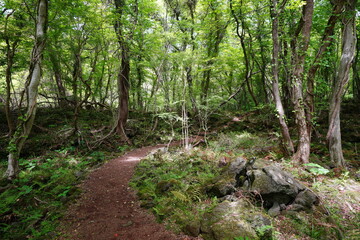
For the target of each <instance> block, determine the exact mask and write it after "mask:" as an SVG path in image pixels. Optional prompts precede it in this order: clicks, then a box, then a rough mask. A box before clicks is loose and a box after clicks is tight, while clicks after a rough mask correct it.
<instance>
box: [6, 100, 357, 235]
mask: <svg viewBox="0 0 360 240" xmlns="http://www.w3.org/2000/svg"><path fill="white" fill-rule="evenodd" d="M343 110H344V114H343V115H342V121H343V122H342V123H343V125H342V126H343V127H342V131H343V140H344V144H343V147H344V155H345V158H346V159H347V163H348V171H345V172H337V171H336V170H337V169H336V168H333V167H331V166H330V165H331V163H329V162H328V159H329V155H328V152H327V149H326V145H325V144H324V142H323V139H324V137H323V136H325V133H326V125H327V122H326V116H327V114H326V113H324V114H322V115H321V117H320V118H319V119H318V123H319V127H318V128H317V129H318V132H317V134H316V135H314V143H313V145H312V154H311V159H310V161H311V162H312V163H316V164H319V165H321V166H324V167H325V168H327V169H328V170H329V171H330V173H329V174H327V175H326V176H322V175H316V174H312V173H310V172H308V170H309V169H305V168H302V167H299V166H294V165H293V164H292V163H291V162H290V160H288V159H287V158H286V157H284V156H283V154H282V150H281V146H280V144H279V143H280V142H279V140H278V137H279V136H278V132H279V129H278V128H277V125H276V123H277V122H276V117H275V115H274V114H273V111H272V110H271V108H270V107H264V108H263V109H257V110H254V111H249V112H236V113H235V112H229V113H226V112H225V113H219V114H213V115H212V116H211V117H210V118H209V119H208V120H209V122H208V128H207V132H208V133H207V135H206V136H204V137H206V140H207V141H205V142H201V141H200V139H195V142H196V143H201V144H199V146H198V147H197V148H195V149H197V150H196V151H195V150H194V153H193V155H194V156H193V157H194V158H196V159H195V160H199V159H200V160H201V159H202V158H204V159H205V160H206V159H210V160H211V161H214V162H216V163H217V161H220V160H222V159H225V160H226V159H232V158H236V157H237V156H243V157H245V158H248V157H252V156H256V157H258V158H259V159H264V160H269V161H273V162H276V163H278V164H281V165H282V166H283V167H284V168H285V170H286V171H289V172H290V173H291V174H293V175H294V176H295V177H296V178H297V179H299V180H300V181H302V182H303V183H304V184H306V185H307V186H309V187H312V189H314V190H315V191H316V192H318V193H319V194H320V196H321V198H322V199H323V200H324V204H325V205H326V207H327V208H328V209H329V210H330V212H331V214H332V216H334V218H335V221H336V224H337V225H340V226H342V228H343V232H344V233H345V236H346V237H345V238H344V239H359V238H358V236H360V233H359V231H358V229H359V227H358V226H359V225H358V222H359V221H358V219H360V218H359V217H360V215H359V210H360V209H359V207H358V206H359V205H358V202H359V201H358V199H359V197H360V195H359V193H360V192H359V189H360V183H359V180H360V178H359V176H360V170H359V169H360V162H359V158H358V157H359V155H358V150H357V147H358V146H359V140H360V133H359V131H358V130H359V129H360V121H359V120H360V118H359V114H360V112H359V110H357V108H356V105H351V104H347V105H345V106H344V107H343ZM38 112H39V114H38V119H37V121H36V125H35V126H34V129H33V131H32V134H31V135H30V137H29V140H28V142H27V144H26V145H25V147H24V152H23V158H21V159H20V166H21V174H20V177H19V179H17V180H16V181H15V182H14V183H12V184H9V183H8V182H7V181H6V179H0V180H1V181H0V199H1V200H0V239H4V240H5V239H9V240H10V239H11V240H23V239H59V240H72V239H74V240H76V239H89V240H91V239H101V240H102V239H104V240H107V239H114V240H115V239H121V240H143V239H152V240H157V239H169V240H173V239H174V240H175V239H176V240H177V239H179V240H188V239H196V238H193V237H189V236H186V235H176V234H175V233H174V232H177V233H179V232H181V231H183V230H184V229H182V228H181V227H182V226H180V225H181V224H180V225H179V226H175V227H174V224H173V222H174V221H173V220H174V219H175V217H179V219H180V220H182V218H181V217H184V219H186V218H185V215H184V214H183V213H184V212H185V213H188V214H192V213H193V212H192V211H191V209H192V208H191V206H192V205H191V204H188V203H186V204H187V205H186V206H183V209H180V210H179V211H177V209H176V208H172V207H173V205H171V204H172V200H171V199H170V197H171V196H172V195H171V194H170V195H169V196H160V195H159V196H158V195H156V196H155V197H156V198H155V200H159V201H158V202H157V203H159V204H162V202H161V201H163V200H164V201H167V203H168V204H169V206H171V208H170V209H171V210H170V211H168V210H166V209H169V208H164V209H165V210H166V211H167V213H169V214H168V215H171V214H173V215H174V217H173V216H171V219H170V218H169V219H170V220H169V219H167V218H166V217H164V216H165V215H166V214H164V215H160V216H159V214H158V212H156V210H158V211H160V210H164V209H160V208H159V207H158V206H156V207H153V206H152V207H149V206H147V205H144V204H143V201H141V202H140V201H139V200H138V198H139V195H138V194H136V192H135V190H134V189H136V188H134V187H133V186H132V185H131V187H130V186H129V182H130V181H131V183H133V180H131V178H132V176H133V174H134V170H136V169H138V168H135V167H136V166H137V165H138V163H139V161H140V160H141V159H142V158H144V157H145V156H146V155H148V153H149V152H154V151H155V150H156V149H158V148H162V147H165V146H167V145H166V144H160V145H154V144H156V143H168V142H169V141H172V145H176V144H177V145H181V143H180V142H179V141H175V140H177V139H181V130H182V128H181V122H177V124H175V125H170V124H169V123H168V122H167V121H166V119H163V118H162V117H159V116H157V115H152V114H140V113H137V112H134V113H132V116H131V119H130V120H129V130H128V135H129V137H130V138H131V140H132V142H133V143H134V145H133V146H131V147H130V146H127V145H119V139H118V138H117V136H112V137H111V138H107V139H106V140H104V141H102V142H101V144H94V143H97V142H98V139H102V138H103V137H104V136H106V134H107V133H108V131H110V127H104V126H110V125H111V121H112V118H111V117H112V115H111V113H110V112H106V111H104V112H100V113H99V112H94V111H85V110H84V111H82V114H81V118H80V120H81V122H80V129H81V131H80V135H79V136H77V137H76V138H73V137H71V136H68V133H69V132H71V130H72V125H71V124H72V112H71V111H70V110H69V111H63V110H61V109H39V111H38ZM4 119H6V118H5V117H1V112H0V136H5V135H6V122H5V121H4ZM192 126H193V127H192V129H191V131H190V132H191V134H193V135H195V136H196V135H198V134H204V133H201V132H199V131H200V130H199V128H197V125H196V123H192ZM155 128H156V129H155ZM174 131H175V133H176V136H174ZM201 131H203V130H201ZM291 131H293V132H292V134H293V135H294V136H295V135H296V129H295V128H291ZM6 140H7V138H5V137H1V138H0V159H2V160H4V161H1V162H0V163H1V164H0V174H1V173H3V172H4V171H5V170H6V161H5V159H6V146H7V141H6ZM194 145H197V144H194ZM143 146H151V147H143ZM134 148H135V150H132V151H130V149H134ZM124 152H127V153H126V154H124ZM169 154H170V155H169V156H168V155H166V154H161V155H166V158H169V159H175V158H176V157H177V156H178V155H176V154H175V155H174V156H171V154H172V152H170V153H169ZM155 155H157V154H155ZM151 156H153V155H150V157H151ZM193 157H192V156H188V158H189V159H191V158H193ZM200 160H199V161H200ZM205 160H201V161H205ZM210 160H209V161H210ZM171 161H172V160H171ZM171 161H170V162H171ZM206 161H207V160H206ZM211 161H210V162H211ZM190 162H191V161H190ZM170 165H171V164H170ZM171 166H173V165H171ZM174 166H175V165H174ZM201 166H202V165H201ZM216 166H217V165H216ZM329 166H330V167H329ZM150 167H151V166H150ZM205 167H208V166H205ZM198 168H199V167H198ZM164 169H165V168H164ZM192 169H193V168H192ZM198 170H201V169H198ZM215 170H216V169H215ZM136 171H137V170H136ZM154 172H155V171H154ZM165 173H166V174H167V172H165ZM165 173H164V174H165ZM169 174H172V173H171V172H170V173H169ZM184 174H185V175H186V174H187V172H186V173H184V172H182V173H181V174H180V175H181V176H183V175H184ZM204 174H205V175H204ZM204 174H203V175H204V176H203V175H201V176H197V177H198V178H201V179H199V180H204V179H202V178H204V177H211V176H210V175H209V176H208V175H206V174H209V172H207V173H204ZM1 175H2V174H1ZM166 177H167V176H165V175H164V176H157V178H158V179H157V180H159V179H160V180H161V179H163V178H164V179H165V178H166ZM148 184H149V186H150V184H153V185H154V184H155V185H156V182H155V183H152V182H151V181H149V183H148ZM153 185H151V186H153ZM9 186H10V187H9ZM188 190H189V191H190V190H191V189H188ZM189 194H190V193H189ZM196 196H197V195H196ZM202 197H204V199H205V197H206V196H202ZM204 199H202V202H201V203H203V204H204V207H207V205H206V204H208V205H211V204H212V203H214V201H212V199H205V200H204ZM175 200H176V199H175ZM145 203H147V202H145ZM140 205H141V206H140ZM187 207H189V209H190V210H189V209H188V208H187ZM145 208H148V209H145ZM159 209H160V210H159ZM150 211H152V212H150ZM176 211H177V212H176ZM160 213H163V212H161V211H160ZM154 214H155V216H154ZM166 216H167V215H166ZM186 216H187V215H186ZM191 216H192V215H191ZM198 217H199V218H201V215H199V216H198ZM305 219H306V222H309V223H311V221H312V220H311V219H313V218H312V216H310V215H309V217H306V218H305ZM159 220H161V222H163V223H162V224H159V223H158V222H157V221H159ZM310 220H311V221H310ZM186 221H187V220H186ZM296 221H298V219H295V220H292V219H289V218H285V220H281V219H280V218H278V219H275V220H274V229H275V230H276V231H275V233H274V234H275V235H276V234H278V233H281V236H280V235H279V234H278V235H276V238H275V239H279V240H283V239H319V238H317V237H316V236H317V235H316V234H321V233H322V229H320V230H321V231H320V230H319V229H318V228H314V229H313V228H311V227H313V226H312V225H311V226H310V227H309V226H308V225H306V224H304V222H300V223H301V224H298V225H296V224H295V223H296ZM291 222H292V223H294V224H293V225H291V224H290V225H289V223H291ZM186 223H188V222H186ZM165 226H167V227H169V228H171V229H172V231H168V230H167V228H166V227H165ZM314 226H317V225H314ZM309 229H310V230H311V231H310V230H309ZM318 230H319V231H318ZM309 231H310V232H309ZM316 231H318V232H316ZM294 234H295V235H294ZM294 236H298V238H296V237H294ZM304 236H312V238H309V237H307V238H304ZM197 239H199V238H197Z"/></svg>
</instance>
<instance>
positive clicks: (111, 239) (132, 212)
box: [60, 145, 195, 240]
mask: <svg viewBox="0 0 360 240" xmlns="http://www.w3.org/2000/svg"><path fill="white" fill-rule="evenodd" d="M160 147H164V145H157V146H153V147H144V148H140V149H137V150H134V151H132V152H129V153H127V154H125V155H124V156H122V157H120V158H117V159H113V160H111V161H109V162H107V163H106V164H104V165H103V166H102V167H100V168H99V169H97V170H95V171H94V172H92V173H90V174H89V177H88V178H87V180H85V182H84V183H83V184H82V186H81V188H82V189H83V191H84V193H83V194H82V196H81V197H80V199H79V200H78V202H77V204H74V205H73V206H71V207H70V209H69V211H68V214H67V216H66V217H65V218H64V219H63V225H64V227H62V228H63V229H64V230H62V232H63V234H64V235H65V236H62V237H61V238H60V239H71V240H73V239H74V240H75V239H84V240H85V239H86V240H92V239H94V240H120V239H121V240H188V239H195V238H192V237H188V236H185V235H181V236H180V235H176V234H174V233H172V232H170V231H168V230H166V229H165V227H164V226H163V225H162V224H159V223H157V222H156V220H155V217H154V216H153V215H152V214H150V213H148V212H146V210H144V209H142V208H140V206H139V202H138V201H137V199H136V195H135V193H134V192H133V191H132V190H131V189H130V188H129V186H128V183H129V180H130V178H131V176H132V174H133V172H134V167H135V166H136V164H137V163H138V161H139V160H140V159H141V158H143V157H145V156H146V155H147V154H148V153H149V152H150V151H153V150H155V149H157V148H160Z"/></svg>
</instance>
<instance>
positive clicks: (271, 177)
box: [247, 166, 306, 208]
mask: <svg viewBox="0 0 360 240" xmlns="http://www.w3.org/2000/svg"><path fill="white" fill-rule="evenodd" d="M247 175H248V176H249V179H250V182H251V183H250V185H249V190H250V191H251V192H253V193H255V195H261V198H262V200H264V201H265V207H267V208H271V207H272V206H273V205H274V203H276V204H277V205H280V204H285V205H288V204H290V203H291V202H293V201H294V200H295V198H296V196H297V195H298V193H299V192H301V191H304V190H305V189H306V187H305V186H304V185H303V184H301V183H299V182H298V181H296V180H295V179H294V178H293V177H292V176H291V175H290V174H289V173H286V172H284V171H282V170H280V169H279V168H277V167H275V166H267V167H264V168H262V169H261V170H260V169H255V170H250V171H248V172H247Z"/></svg>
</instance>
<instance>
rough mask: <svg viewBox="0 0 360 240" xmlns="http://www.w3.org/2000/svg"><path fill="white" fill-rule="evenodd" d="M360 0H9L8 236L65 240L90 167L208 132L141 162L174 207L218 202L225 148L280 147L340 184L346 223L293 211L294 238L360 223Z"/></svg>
mask: <svg viewBox="0 0 360 240" xmlns="http://www.w3.org/2000/svg"><path fill="white" fill-rule="evenodd" d="M359 9H360V1H359V0H358V1H356V0H347V1H327V0H316V1H314V0H304V1H302V0H294V1H286V0H283V1H279V0H270V1H261V0H228V1H227V0H112V1H103V0H87V1H83V0H62V1H49V0H26V1H24V0H0V194H1V195H0V207H1V208H0V227H1V229H0V234H1V235H0V238H4V237H5V238H10V237H9V236H12V237H14V238H17V239H25V238H27V237H28V238H39V239H41V238H44V239H49V238H50V239H51V238H52V237H53V234H55V233H54V232H55V230H54V229H55V227H54V226H55V224H54V222H56V220H57V219H59V218H60V216H61V215H62V214H63V212H64V210H65V209H66V206H67V205H68V204H69V203H70V202H71V201H72V200H73V199H75V198H76V196H77V194H78V190H77V187H76V184H77V183H78V182H80V181H81V180H82V179H83V176H86V174H87V172H88V170H89V169H91V168H95V167H99V166H100V165H101V164H102V163H103V162H104V161H106V160H107V159H110V158H112V157H114V156H118V155H119V154H122V153H123V152H125V151H129V150H131V149H133V148H138V147H141V146H148V145H154V144H157V143H164V144H169V145H170V143H171V142H173V141H183V145H185V146H186V148H189V146H190V145H189V141H188V140H189V139H190V138H191V136H197V135H200V136H203V137H204V140H203V142H202V141H199V142H196V143H195V144H196V147H198V148H197V149H193V150H191V151H190V152H186V151H185V150H184V151H185V152H183V153H180V152H175V153H174V154H175V155H172V154H164V155H161V154H157V155H156V154H155V155H154V156H153V158H154V159H151V160H150V159H148V160H146V161H144V162H142V163H141V164H140V165H139V167H138V171H137V173H136V176H135V178H134V181H133V183H132V184H133V186H134V187H136V188H137V189H138V190H139V196H140V198H141V199H142V201H143V205H144V206H146V207H148V208H151V209H152V210H153V211H154V212H155V214H156V215H157V216H158V218H159V220H161V219H168V221H169V222H170V223H171V224H172V223H175V222H176V223H179V224H180V226H181V227H178V230H179V229H183V230H184V226H183V225H185V223H186V221H188V220H189V219H190V220H193V221H195V222H196V221H197V220H198V218H199V215H198V214H197V213H199V214H200V215H201V213H203V212H204V211H207V209H209V208H211V207H213V206H214V205H215V204H216V199H214V198H212V196H210V195H208V194H207V193H206V185H207V184H209V182H211V181H213V180H214V179H216V177H217V176H218V174H220V171H221V169H220V168H219V162H220V165H221V164H227V163H228V162H229V161H230V160H231V159H234V158H236V157H240V156H241V157H244V158H247V159H250V158H254V159H255V158H256V159H261V160H264V161H269V162H276V163H277V164H279V165H281V166H282V167H283V168H285V169H287V171H289V172H291V173H292V174H293V175H294V176H295V177H296V178H299V179H300V180H301V181H304V182H306V183H307V184H309V185H312V187H313V188H314V189H316V190H317V191H318V192H319V193H320V195H321V194H324V196H322V198H323V199H324V201H325V205H326V209H327V210H326V211H325V212H330V213H331V215H333V216H332V220H333V221H334V224H331V226H322V225H321V224H320V223H319V222H318V221H316V217H318V219H321V217H320V215H319V216H318V215H316V214H315V215H314V221H313V218H311V221H310V220H309V221H307V222H306V221H305V220H304V221H302V220H301V219H300V220H299V219H297V218H296V217H294V218H290V217H289V218H288V217H286V221H289V222H291V224H290V225H289V226H291V227H288V228H287V227H285V226H282V225H281V224H282V222H284V221H285V220H284V221H282V220H281V221H280V223H279V230H278V232H279V234H278V235H279V239H281V236H280V235H283V236H285V235H284V234H285V233H289V235H287V236H286V237H283V238H284V239H291V238H292V229H295V230H294V233H293V234H294V235H295V236H298V235H299V237H306V238H315V239H316V238H321V235H322V234H323V233H324V232H326V231H328V230H327V229H326V227H329V229H331V230H329V231H330V232H331V231H332V232H333V234H334V236H335V235H336V236H337V237H339V236H341V235H344V236H350V237H353V236H355V238H356V236H357V234H358V232H357V231H356V230H354V229H355V227H358V226H357V225H356V224H354V221H356V220H358V212H359V209H358V207H356V205H355V204H354V202H356V201H358V202H359V201H360V199H358V196H353V194H352V192H354V191H355V192H356V191H357V190H358V189H356V188H354V189H347V187H348V186H351V185H354V186H357V184H358V181H359V180H360V170H359V168H360V161H359V151H360V150H359V148H360V132H359V129H360V121H359V120H360V117H359V116H360V110H359V109H360V108H359V105H360V70H359V69H360V34H357V33H359V32H360V20H359V19H360V18H359V16H360V14H359ZM153 164H155V165H153ZM146 169H147V171H146ZM180 169H181V171H180ZM154 171H155V172H154ZM155 173H156V174H155ZM139 179H141V181H140V180H139ZM340 186H341V187H340ZM166 188H169V189H170V190H169V189H167V190H166V191H165V189H166ZM168 190H169V191H168ZM347 191H349V192H347ZM347 194H349V195H347ZM339 196H341V197H343V198H340V199H339V198H338V197H339ZM345 198H347V199H345ZM331 199H336V201H334V200H331ZM332 201H334V202H332ZM340 203H341V204H343V205H341V204H340ZM174 206H175V207H176V208H174V209H175V210H173V211H169V209H171V208H173V207H174ZM301 217H302V216H299V218H301ZM306 218H310V215H306V216H304V219H306ZM344 219H345V220H348V222H346V221H345V220H344ZM304 222H306V224H304ZM174 226H177V225H174ZM338 226H340V227H339V229H340V230H338V229H337V228H338ZM290 228H291V229H290ZM296 229H297V230H296ZM336 229H337V230H336ZM265 230H266V229H265ZM262 231H264V229H259V232H262ZM284 232H285V233H284ZM345 232H353V233H349V234H348V233H345ZM302 234H305V235H304V236H303V235H302ZM346 234H348V235H346ZM275 235H276V234H275ZM3 236H4V237H3Z"/></svg>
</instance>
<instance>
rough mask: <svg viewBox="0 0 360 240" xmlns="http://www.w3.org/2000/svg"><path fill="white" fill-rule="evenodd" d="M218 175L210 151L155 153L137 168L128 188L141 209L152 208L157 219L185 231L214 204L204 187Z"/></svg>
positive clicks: (214, 159)
mask: <svg viewBox="0 0 360 240" xmlns="http://www.w3.org/2000/svg"><path fill="white" fill-rule="evenodd" d="M218 174H219V168H218V167H217V161H216V158H215V156H214V153H213V152H210V151H206V152H205V151H201V150H196V149H194V150H191V151H190V152H175V153H172V154H169V153H155V154H153V155H150V156H149V157H148V158H146V159H144V160H142V161H141V162H140V163H139V165H138V166H137V167H136V171H135V174H134V176H133V178H132V181H131V186H132V187H134V188H135V189H136V190H137V192H138V196H139V198H140V201H141V205H142V206H144V207H147V208H151V209H152V210H153V212H154V213H155V215H156V216H157V218H158V219H159V220H164V219H166V221H167V222H168V223H169V224H171V223H176V224H177V225H176V226H175V225H174V227H175V228H179V227H180V229H181V230H184V227H185V226H186V225H187V224H188V223H189V222H192V221H195V220H199V219H200V217H201V214H202V213H203V212H204V211H207V210H208V209H209V208H211V207H213V206H214V204H215V203H216V202H217V201H216V199H210V198H209V197H208V196H207V194H206V186H207V184H208V183H209V182H210V181H211V180H212V179H213V178H214V177H216V176H217V175H218Z"/></svg>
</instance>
